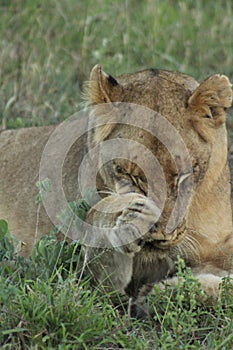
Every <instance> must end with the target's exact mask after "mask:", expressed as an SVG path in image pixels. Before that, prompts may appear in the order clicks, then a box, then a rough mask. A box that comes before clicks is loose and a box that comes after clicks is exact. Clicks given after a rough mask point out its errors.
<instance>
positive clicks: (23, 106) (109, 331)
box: [0, 0, 233, 350]
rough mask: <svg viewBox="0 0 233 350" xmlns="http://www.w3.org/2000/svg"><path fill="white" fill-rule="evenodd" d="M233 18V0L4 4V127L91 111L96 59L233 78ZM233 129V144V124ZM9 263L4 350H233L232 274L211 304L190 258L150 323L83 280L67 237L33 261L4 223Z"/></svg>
mask: <svg viewBox="0 0 233 350" xmlns="http://www.w3.org/2000/svg"><path fill="white" fill-rule="evenodd" d="M232 18H233V4H232V2H231V1H227V0H225V1H223V0H219V1H216V2H213V1H208V0H207V1H204V0H197V1H192V0H185V1H184V0H180V1H174V0H164V1H158V0H155V1H152V0H150V1H137V0H124V1H123V0H119V1H117V2H115V3H114V2H110V1H107V0H95V1H93V0H87V1H81V0H80V1H78V0H63V1H61V0H51V1H46V0H40V1H39V0H11V1H8V0H2V1H1V3H0V109H1V117H0V118H1V119H0V123H1V125H2V126H3V127H7V128H18V127H24V126H32V125H46V124H51V123H53V124H56V123H58V122H60V121H62V120H64V119H66V118H67V117H69V116H70V115H71V114H73V113H74V112H76V111H77V110H78V109H80V108H81V106H82V97H81V91H82V86H83V83H84V81H85V80H87V79H88V77H89V73H90V70H91V68H92V67H93V66H94V65H95V64H96V63H101V64H102V65H103V68H104V69H105V70H106V71H107V72H109V73H111V74H112V75H114V76H117V75H119V74H121V73H124V72H133V71H136V70H139V69H143V68H146V67H157V68H165V69H170V70H179V71H182V72H186V73H188V74H190V75H192V76H194V77H195V78H196V79H198V80H201V79H204V78H206V77H207V76H208V75H210V74H214V73H221V74H226V75H228V76H229V78H230V80H231V81H233V46H232V33H233V21H232ZM228 126H229V139H230V141H231V140H232V138H233V124H232V122H231V121H230V120H229V121H228ZM1 230H2V231H1ZM0 260H1V261H3V262H4V264H2V265H1V270H0V304H1V309H0V310H1V311H0V347H1V349H67V350H68V349H119V348H123V349H171V350H172V349H187V350H189V349H215V350H216V349H219V350H220V349H225V350H227V349H229V350H230V349H232V348H233V335H232V329H233V321H232V312H233V296H232V286H231V283H230V281H228V280H226V281H225V282H224V285H223V287H222V290H221V293H220V298H219V300H218V302H215V303H211V302H210V301H209V300H208V299H205V298H204V297H203V296H202V292H201V291H200V289H199V285H198V283H197V282H196V281H194V280H193V278H192V276H191V274H190V272H189V271H185V269H184V268H183V267H182V263H180V264H181V265H180V275H182V276H183V275H184V276H185V281H186V282H184V285H183V283H182V282H180V283H179V284H178V286H177V288H176V289H172V288H167V289H166V290H165V291H159V290H157V289H156V288H155V295H153V296H150V298H149V299H150V300H149V302H150V304H151V305H153V307H154V318H153V319H152V320H150V321H147V322H141V321H136V320H133V319H130V318H129V317H128V316H127V312H123V314H122V313H121V312H120V311H119V310H117V309H116V308H114V307H113V306H111V303H110V302H109V296H108V295H103V293H100V292H98V290H96V289H95V290H92V289H91V288H90V285H89V280H88V276H86V277H85V278H81V279H80V278H79V277H80V273H81V272H80V270H81V264H80V261H79V260H80V247H78V246H77V244H76V243H75V242H74V243H73V244H72V245H65V244H63V243H62V242H57V241H56V235H55V234H54V233H51V234H50V236H48V237H43V238H42V239H41V240H40V241H39V242H38V243H37V245H36V247H35V249H34V251H33V252H32V255H31V257H30V258H29V259H23V258H19V257H17V256H16V255H15V251H14V246H13V244H12V241H11V238H10V235H9V233H7V229H6V227H5V226H4V224H3V223H1V226H0ZM199 296H202V297H203V298H204V299H202V298H201V299H202V301H200V298H198V297H199ZM203 300H205V301H204V302H203Z"/></svg>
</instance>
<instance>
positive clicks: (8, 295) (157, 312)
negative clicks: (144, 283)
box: [0, 222, 233, 350]
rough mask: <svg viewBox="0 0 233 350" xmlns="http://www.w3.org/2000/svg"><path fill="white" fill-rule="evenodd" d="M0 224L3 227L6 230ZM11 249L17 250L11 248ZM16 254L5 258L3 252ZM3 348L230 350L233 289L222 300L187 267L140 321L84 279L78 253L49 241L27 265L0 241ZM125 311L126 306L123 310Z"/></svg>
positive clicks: (226, 287)
mask: <svg viewBox="0 0 233 350" xmlns="http://www.w3.org/2000/svg"><path fill="white" fill-rule="evenodd" d="M2 224H3V222H1V223H0V228H1V227H3V225H2ZM9 247H11V248H10V249H9ZM9 251H11V252H12V253H13V255H12V256H11V260H9V259H6V258H4V255H3V254H4V252H5V253H6V254H8V252H9ZM0 252H1V256H2V259H1V260H2V262H1V272H0V285H1V288H0V304H1V311H0V321H1V322H0V344H1V349H119V348H123V349H142V350H144V349H166V350H168V349H171V350H172V349H215V350H216V349H219V350H220V349H229V350H230V349H232V347H233V336H232V327H233V320H232V312H233V293H232V290H233V289H232V284H231V282H230V281H229V280H228V279H225V281H224V282H223V285H222V287H221V292H220V297H219V300H218V302H217V303H216V302H214V303H213V302H212V301H211V299H209V298H207V297H206V295H205V294H204V292H202V291H201V290H200V286H199V284H198V282H197V281H196V280H195V279H194V278H193V276H192V274H191V273H190V271H189V269H186V268H185V266H184V263H183V262H182V261H179V263H178V276H179V277H180V281H179V283H178V284H177V286H176V287H175V288H174V287H167V288H166V289H165V290H164V291H161V290H159V289H158V287H156V286H155V289H154V295H151V296H149V297H148V298H147V301H146V302H147V303H148V305H150V306H152V309H153V315H154V316H153V318H152V319H148V320H147V321H139V320H135V319H132V318H130V317H129V316H128V314H127V311H126V310H125V309H123V311H122V310H119V309H118V308H116V307H114V306H113V305H112V304H111V302H110V296H109V295H106V294H104V293H103V292H102V293H101V292H100V291H98V288H96V289H92V288H91V286H90V283H89V276H87V275H86V276H85V277H82V278H80V276H81V271H80V270H81V266H82V263H81V261H80V247H79V246H78V245H77V244H76V243H75V242H74V243H73V244H71V245H68V244H64V243H63V242H59V241H57V240H56V237H55V234H54V233H51V234H50V235H49V236H45V237H43V238H42V239H41V240H40V241H39V242H38V243H37V245H36V246H35V248H34V250H33V252H32V255H31V257H30V258H29V259H25V258H22V257H17V256H16V255H15V254H14V251H13V246H12V242H11V236H10V235H9V234H8V233H7V234H6V232H5V234H4V235H3V230H2V235H1V240H0ZM122 306H123V305H122Z"/></svg>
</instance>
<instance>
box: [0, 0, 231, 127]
mask: <svg viewBox="0 0 233 350" xmlns="http://www.w3.org/2000/svg"><path fill="white" fill-rule="evenodd" d="M232 18H233V2H232V1H227V0H225V1H221V0H219V1H216V2H213V1H210V0H205V1H204V0H197V1H192V0H185V1H182V0H181V1H175V0H163V1H159V0H154V1H152V0H149V1H139V0H119V1H117V2H110V1H107V0H95V1H94V0H50V1H49V0H40V1H39V0H1V2H0V108H1V119H2V121H0V122H1V124H3V126H4V127H8V128H12V127H13V128H15V127H23V126H32V125H45V124H51V123H58V122H59V121H62V120H64V119H65V118H67V117H68V116H70V114H72V113H74V112H76V111H77V110H78V109H79V108H80V103H81V101H82V96H81V90H82V85H83V82H84V81H85V80H87V79H88V77H89V73H90V70H91V68H92V67H93V66H94V65H95V64H96V63H101V64H102V66H103V68H104V70H105V71H107V72H109V73H111V74H112V75H113V76H117V75H119V74H121V73H125V72H133V71H136V70H140V69H142V68H146V67H156V68H164V69H169V70H178V71H181V72H185V73H187V74H190V75H192V76H194V77H195V78H196V79H198V80H201V79H204V78H206V77H207V76H208V75H210V74H213V73H221V74H226V75H228V76H229V78H230V79H231V80H233V45H232V34H233V20H232ZM229 125H230V129H231V127H232V125H231V122H230V121H229ZM232 128H233V127H232Z"/></svg>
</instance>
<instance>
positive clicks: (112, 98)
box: [85, 64, 122, 104]
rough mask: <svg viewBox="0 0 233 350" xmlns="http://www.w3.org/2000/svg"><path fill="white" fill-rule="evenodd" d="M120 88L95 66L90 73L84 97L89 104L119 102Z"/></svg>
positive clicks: (113, 79) (111, 78)
mask: <svg viewBox="0 0 233 350" xmlns="http://www.w3.org/2000/svg"><path fill="white" fill-rule="evenodd" d="M121 93H122V86H121V85H120V84H119V83H118V82H117V80H116V79H115V78H113V77H112V76H111V75H109V74H107V73H105V72H104V71H103V70H102V67H101V66H100V65H99V64H97V65H96V66H94V68H93V69H92V71H91V75H90V80H89V82H88V83H87V86H86V91H85V97H86V100H87V102H88V103H89V104H98V103H104V102H116V101H120V98H121Z"/></svg>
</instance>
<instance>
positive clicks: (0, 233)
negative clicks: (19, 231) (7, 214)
mask: <svg viewBox="0 0 233 350" xmlns="http://www.w3.org/2000/svg"><path fill="white" fill-rule="evenodd" d="M7 233H8V223H7V222H6V220H0V239H2V238H3V237H4V236H5V235H6V234H7Z"/></svg>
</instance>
